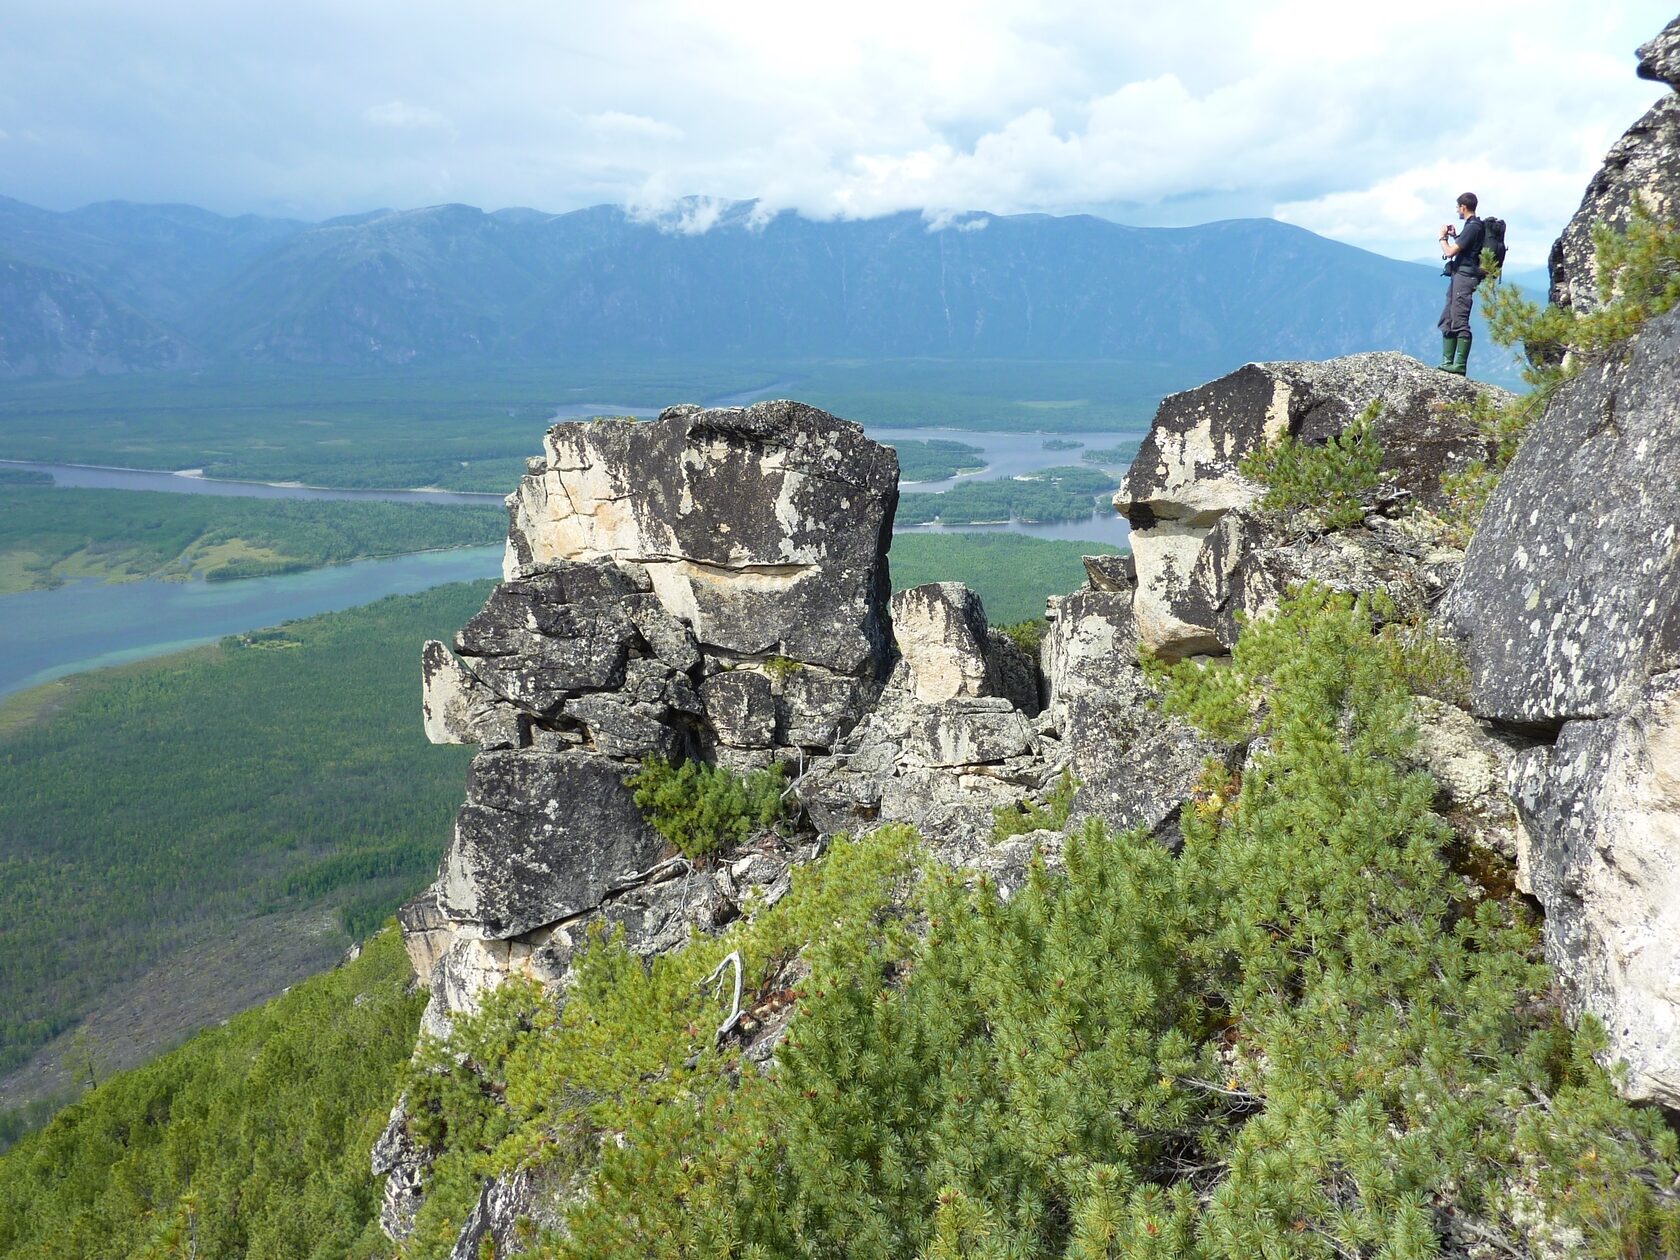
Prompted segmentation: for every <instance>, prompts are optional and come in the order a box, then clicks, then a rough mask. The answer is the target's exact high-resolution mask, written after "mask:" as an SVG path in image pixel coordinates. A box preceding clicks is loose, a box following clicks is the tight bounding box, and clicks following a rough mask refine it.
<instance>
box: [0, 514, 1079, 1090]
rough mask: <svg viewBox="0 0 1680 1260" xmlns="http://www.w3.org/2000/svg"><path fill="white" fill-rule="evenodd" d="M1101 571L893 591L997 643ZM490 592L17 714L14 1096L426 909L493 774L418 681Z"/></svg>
mask: <svg viewBox="0 0 1680 1260" xmlns="http://www.w3.org/2000/svg"><path fill="white" fill-rule="evenodd" d="M53 493H63V492H53ZM106 497H107V498H110V499H116V500H124V499H126V498H128V497H130V496H127V495H119V494H109V495H107V496H106ZM149 497H158V498H165V497H168V496H149ZM311 506H329V507H330V506H337V505H334V504H326V505H319V504H317V505H311ZM353 506H361V505H353ZM416 510H417V511H422V512H437V511H439V510H440V509H437V508H422V509H416ZM1101 550H1105V548H1102V547H1100V546H1094V545H1091V544H1081V543H1073V542H1047V541H1043V540H1038V539H1031V538H1023V537H1020V536H1016V535H1001V534H999V535H992V534H987V535H942V536H911V537H901V538H899V539H898V540H897V541H896V542H895V544H894V547H893V552H892V562H893V575H894V579H895V584H896V585H897V586H899V587H904V586H914V585H920V584H921V583H924V582H932V581H940V580H947V579H957V580H963V581H967V582H969V583H970V584H971V585H972V586H974V588H975V589H976V590H978V591H979V592H980V594H981V596H982V598H983V599H984V601H985V602H986V605H987V609H988V613H989V615H990V617H991V619H992V620H993V621H994V622H997V623H1007V622H1017V621H1023V620H1026V619H1028V618H1032V617H1037V616H1041V615H1042V614H1043V611H1044V599H1045V596H1047V595H1049V594H1053V593H1059V592H1062V591H1066V590H1071V589H1072V588H1073V587H1075V586H1077V585H1078V584H1079V583H1080V582H1081V581H1082V580H1083V576H1084V575H1083V570H1082V568H1081V565H1080V561H1079V557H1080V555H1081V554H1083V553H1086V552H1091V551H1101ZM487 589H488V587H487V584H484V583H477V584H471V585H455V586H446V587H439V588H437V589H435V590H431V591H428V592H425V593H424V594H421V595H415V596H399V597H392V598H389V599H385V600H381V601H379V602H377V603H374V604H370V605H366V606H364V607H361V608H355V609H351V610H349V611H347V612H341V613H332V614H328V615H325V616H321V617H314V618H310V619H308V620H304V621H297V622H292V623H288V624H287V625H285V626H283V627H280V628H278V629H276V630H271V631H267V632H263V633H260V634H258V633H253V634H249V635H243V636H233V637H230V638H227V639H224V640H223V641H222V642H221V643H220V644H219V645H217V646H215V647H210V648H202V649H197V650H194V651H190V652H185V653H182V654H179V655H177V656H173V657H168V658H164V659H161V660H157V661H152V662H146V663H142V664H139V665H135V666H128V667H125V668H122V669H118V670H111V671H103V672H99V673H94V674H84V675H79V676H76V677H73V678H70V679H66V680H64V681H63V682H60V683H55V684H50V685H49V686H47V687H45V688H41V689H38V690H36V691H34V692H30V693H26V694H24V695H20V696H17V697H14V698H12V699H11V700H10V701H8V702H7V703H6V704H4V705H0V803H3V806H0V925H3V926H0V994H4V995H5V999H6V1000H5V1003H4V1013H3V1014H0V1074H3V1073H4V1072H5V1071H6V1070H8V1069H11V1068H14V1067H16V1066H17V1065H18V1064H19V1063H21V1062H23V1061H24V1060H25V1059H27V1058H28V1057H29V1056H30V1055H31V1054H33V1053H35V1052H36V1051H37V1050H39V1049H40V1048H41V1047H42V1046H43V1045H45V1044H46V1043H48V1042H49V1041H52V1040H53V1039H54V1038H55V1037H61V1036H62V1035H63V1034H65V1033H66V1031H67V1030H68V1029H70V1028H71V1027H72V1026H73V1025H75V1024H76V1022H77V1021H78V1020H79V1019H80V1018H81V1017H82V1016H83V1015H84V1014H85V1013H86V1012H87V1011H88V1010H89V1009H90V1008H93V1007H96V1006H98V1005H99V1004H100V1003H101V1002H103V1001H105V1000H107V997H108V995H109V994H110V993H111V992H112V991H113V988H114V986H120V985H121V984H123V983H124V982H125V981H129V980H132V979H133V978H135V977H136V976H138V975H140V974H142V973H143V972H144V971H145V969H146V968H147V967H149V966H151V965H154V964H156V963H158V962H160V961H161V960H164V959H166V958H172V957H177V956H180V955H181V954H182V953H183V952H188V953H196V952H198V951H200V950H201V949H202V948H203V942H204V941H205V940H206V939H209V938H221V937H225V936H227V935H228V934H229V933H231V932H233V931H234V930H235V928H236V927H238V926H239V925H250V924H252V923H253V922H254V921H257V920H259V919H263V917H264V916H270V917H271V918H272V921H273V922H274V923H275V924H276V925H277V926H276V927H275V928H274V929H273V930H274V931H280V930H284V929H285V925H286V924H289V923H293V922H301V921H302V920H304V919H306V918H308V917H310V916H318V915H319V914H321V913H323V912H325V913H330V914H331V915H333V916H335V917H336V920H337V927H336V929H335V931H334V934H332V935H331V936H330V938H329V939H328V940H327V941H326V942H325V946H326V947H328V948H337V949H342V948H343V947H344V946H345V945H347V944H348V943H349V942H350V941H351V940H352V939H354V938H356V937H358V936H360V935H362V934H364V933H366V932H367V931H368V930H369V929H370V928H371V927H372V925H374V924H377V923H378V922H380V921H381V920H383V919H384V917H385V916H386V915H388V914H390V913H391V912H392V911H393V910H394V909H395V908H396V907H397V906H398V905H399V904H400V903H401V902H402V901H403V900H404V899H406V898H407V897H408V896H410V895H412V894H413V893H414V892H416V891H417V890H418V889H419V888H421V887H422V886H424V885H425V884H426V883H427V882H428V881H429V880H430V879H431V877H432V875H433V873H434V871H435V868H436V864H437V860H438V856H439V854H440V853H441V852H442V848H443V844H444V841H445V839H446V837H447V835H448V831H449V825H450V820H451V818H452V817H453V814H454V810H455V808H456V806H457V805H458V804H459V802H460V796H461V790H462V783H463V782H464V776H465V766H466V761H467V757H468V755H469V750H466V749H459V748H436V747H433V746H431V745H430V744H428V743H427V742H426V740H425V737H424V735H423V734H422V732H421V729H420V720H419V713H418V672H417V665H416V662H417V661H418V659H419V649H420V645H421V643H422V642H423V641H424V640H425V639H427V638H445V639H447V638H448V637H450V636H451V635H452V634H453V632H454V631H455V630H456V629H458V628H459V627H460V626H461V625H462V623H464V622H465V621H466V619H467V618H468V617H469V616H471V615H472V614H473V613H474V612H476V611H477V610H478V607H479V605H480V604H481V603H482V602H483V599H484V595H485V592H486V590H487ZM265 921H266V920H265ZM227 965H239V966H254V965H256V964H255V963H247V962H242V961H240V960H238V959H234V960H230V961H229V962H228V964H227ZM293 978H294V977H293V976H291V975H283V976H278V977H277V978H276V979H275V982H274V984H273V986H272V987H273V988H278V987H280V985H282V984H285V983H288V982H289V981H290V980H291V979H293ZM212 980H213V977H212ZM213 997H214V995H210V998H211V1000H213ZM158 1014H159V1017H160V1018H161V1017H162V1015H163V1014H165V1012H159V1013H158ZM190 1014H191V1012H181V1013H179V1018H180V1019H182V1020H185V1019H187V1018H188V1017H189V1016H190ZM95 1049H97V1050H99V1051H100V1052H101V1053H106V1054H107V1056H108V1054H109V1052H108V1051H107V1050H106V1048H104V1047H95Z"/></svg>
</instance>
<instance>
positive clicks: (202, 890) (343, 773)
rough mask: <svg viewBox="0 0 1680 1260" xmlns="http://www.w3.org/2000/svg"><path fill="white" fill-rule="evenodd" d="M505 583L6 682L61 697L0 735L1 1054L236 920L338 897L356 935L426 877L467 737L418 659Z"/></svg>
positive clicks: (26, 704)
mask: <svg viewBox="0 0 1680 1260" xmlns="http://www.w3.org/2000/svg"><path fill="white" fill-rule="evenodd" d="M428 510H429V509H428ZM487 590H488V585H487V584H484V583H479V584H472V585H454V586H445V587H439V588H437V589H435V590H431V591H427V592H425V593H423V594H420V595H413V596H401V597H392V598H389V599H384V600H380V601H379V602H377V603H374V604H369V605H366V606H364V607H361V608H356V609H352V610H350V611H348V612H342V613H331V614H328V615H325V616H321V617H314V618H310V619H309V620H307V621H299V622H293V623H290V624H288V625H286V626H285V627H282V628H281V630H280V631H279V632H277V633H271V634H267V635H261V636H249V637H245V638H241V637H232V638H228V639H224V640H223V641H222V642H221V643H220V644H219V645H218V646H215V647H208V648H201V649H196V650H194V651H190V652H184V653H181V654H179V655H176V656H172V657H167V658H163V659H161V660H158V661H154V662H149V663H146V664H144V665H140V666H134V667H128V668H125V669H120V670H114V671H108V672H104V673H99V674H92V675H81V676H78V677H76V678H73V679H69V680H66V681H65V682H63V683H57V684H49V686H48V687H47V688H45V689H43V691H44V693H45V695H46V696H49V697H51V699H50V700H45V701H43V699H42V693H25V694H24V695H21V696H18V697H14V698H13V699H12V700H11V701H9V702H8V704H7V705H6V706H5V708H6V709H25V710H27V709H28V708H30V707H31V706H39V705H42V704H43V703H45V704H47V705H49V706H50V711H49V712H47V713H46V714H45V716H43V717H41V718H40V719H39V720H35V721H23V722H21V723H17V724H15V729H11V730H10V731H9V732H8V733H7V734H5V735H3V736H0V802H3V803H4V808H3V811H0V993H3V994H4V995H5V1002H4V1010H3V1013H0V1071H4V1070H6V1069H9V1068H12V1067H15V1066H16V1065H17V1064H19V1063H21V1062H22V1061H24V1059H26V1058H27V1057H28V1056H29V1055H30V1054H31V1053H33V1052H34V1051H35V1050H36V1049H37V1048H39V1047H40V1046H41V1045H43V1044H44V1043H45V1042H47V1041H49V1040H50V1039H52V1038H53V1037H55V1036H57V1035H58V1034H60V1033H61V1032H63V1031H64V1030H66V1029H67V1028H69V1027H70V1026H71V1025H72V1024H74V1023H75V1022H76V1021H77V1020H78V1019H79V1018H80V1017H81V1016H82V1015H83V1014H84V1013H85V1012H86V1011H87V1010H88V1009H89V1008H90V1007H91V1006H93V1005H94V1004H96V1003H98V1002H100V1001H101V1000H102V999H104V998H105V997H106V995H108V994H109V993H110V991H111V989H112V986H115V985H119V984H121V983H122V982H123V981H126V980H130V979H132V978H133V977H135V976H137V975H139V974H140V973H141V972H143V971H144V970H145V969H146V968H147V967H148V966H150V965H152V964H154V963H156V962H158V961H159V960H160V959H162V958H165V957H168V956H173V955H178V954H180V953H182V952H183V951H193V950H197V949H200V948H202V947H203V944H204V942H205V940H206V939H207V938H214V937H217V936H220V935H224V934H227V933H229V932H230V931H231V930H232V928H233V925H235V924H238V923H243V922H249V921H250V920H253V919H255V918H258V917H259V916H265V915H272V914H276V913H280V914H289V915H294V916H296V915H302V914H304V913H305V912H306V911H310V910H312V909H314V908H317V907H324V908H327V909H328V910H330V911H331V912H332V913H335V914H336V915H337V916H338V919H339V922H340V924H341V930H340V932H339V934H338V938H337V948H338V949H342V948H344V946H346V945H348V944H349V943H350V941H351V940H353V939H355V938H356V937H359V936H361V935H364V934H366V932H367V931H369V930H370V928H371V927H372V926H373V925H375V924H377V923H379V922H380V921H381V920H383V919H384V918H385V916H386V915H388V914H390V913H391V911H392V910H393V909H394V908H395V907H396V906H397V904H398V903H399V902H400V901H401V900H402V899H403V898H404V897H406V896H407V895H409V894H410V893H412V892H413V891H414V890H415V889H417V888H418V887H420V886H421V885H423V884H424V883H425V882H426V881H427V880H428V879H429V878H430V877H431V875H432V873H433V871H434V869H435V867H436V864H437V858H438V854H439V853H440V852H441V850H442V847H443V840H444V837H445V836H446V835H447V833H448V829H449V824H450V820H451V818H452V817H453V815H454V811H455V807H456V806H457V805H458V804H459V802H460V796H461V785H462V783H463V781H464V778H465V774H466V762H467V758H468V755H469V750H467V749H461V748H434V747H433V746H431V745H430V744H428V743H427V742H426V739H425V736H424V734H423V733H422V731H421V729H420V719H419V712H418V708H419V704H418V697H419V681H418V668H417V665H416V662H417V661H418V660H419V653H420V646H421V644H422V643H423V642H424V641H425V640H426V639H427V638H431V637H440V636H448V635H450V634H452V633H453V632H454V630H455V629H456V628H457V627H459V626H460V625H461V624H462V623H463V622H464V621H465V620H466V619H467V618H468V617H469V616H471V615H472V614H473V613H474V612H476V611H477V610H478V607H479V606H480V605H481V604H482V602H483V599H484V595H485V593H486V591H487ZM4 712H5V710H4V709H0V720H3V717H4ZM230 965H240V960H237V959H236V960H231V964H230ZM248 965H253V966H254V965H257V963H256V961H254V960H253V961H252V962H251V963H249V964H248ZM294 978H295V977H292V976H284V977H279V978H277V980H276V982H275V984H274V986H273V987H274V988H276V989H278V988H279V987H280V986H281V985H283V984H286V983H289V982H290V981H291V980H292V979H294Z"/></svg>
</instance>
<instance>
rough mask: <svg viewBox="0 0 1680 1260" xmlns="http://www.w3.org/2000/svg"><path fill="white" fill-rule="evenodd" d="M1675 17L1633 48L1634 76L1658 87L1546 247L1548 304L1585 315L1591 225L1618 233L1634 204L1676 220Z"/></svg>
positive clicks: (1678, 35)
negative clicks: (1663, 89)
mask: <svg viewBox="0 0 1680 1260" xmlns="http://www.w3.org/2000/svg"><path fill="white" fill-rule="evenodd" d="M1677 50H1680V18H1676V19H1675V20H1674V21H1672V22H1670V23H1669V24H1668V25H1667V26H1666V27H1664V28H1663V31H1662V33H1661V34H1660V35H1658V36H1657V37H1656V38H1655V39H1653V40H1651V41H1650V42H1649V43H1647V44H1643V45H1641V46H1640V49H1639V75H1640V77H1641V78H1646V79H1655V80H1658V81H1659V82H1662V83H1666V84H1668V86H1669V87H1670V88H1674V89H1676V91H1670V92H1667V93H1665V94H1664V96H1663V97H1662V99H1661V100H1659V101H1658V102H1657V103H1656V104H1655V105H1653V106H1652V107H1651V109H1650V111H1649V112H1647V113H1646V115H1645V116H1644V117H1643V118H1641V119H1640V120H1639V121H1638V122H1636V123H1634V124H1633V126H1631V127H1629V128H1628V129H1627V131H1626V132H1625V133H1624V134H1623V136H1622V138H1621V139H1620V140H1618V141H1616V143H1615V144H1614V145H1613V146H1611V149H1610V152H1609V154H1607V155H1606V157H1605V159H1604V165H1603V166H1601V167H1600V168H1599V170H1598V173H1597V174H1596V175H1594V176H1593V177H1592V180H1591V182H1590V183H1588V184H1587V191H1586V195H1585V196H1583V197H1582V198H1581V205H1580V207H1579V208H1578V209H1577V210H1576V211H1575V217H1574V218H1572V219H1570V220H1569V224H1568V226H1566V227H1565V228H1564V229H1563V235H1561V236H1559V237H1558V239H1557V241H1556V242H1555V243H1554V244H1553V245H1552V252H1551V257H1550V259H1549V260H1548V262H1549V266H1550V269H1551V279H1552V287H1551V300H1552V301H1553V302H1554V303H1555V304H1557V305H1558V306H1568V307H1573V308H1574V309H1575V310H1578V311H1590V310H1593V309H1595V308H1596V307H1597V306H1598V305H1599V293H1598V277H1597V274H1596V273H1595V271H1594V267H1593V252H1594V251H1593V239H1592V235H1593V228H1594V226H1595V225H1598V224H1603V225H1605V226H1606V227H1609V228H1612V229H1614V230H1617V231H1625V230H1626V229H1627V225H1628V223H1629V222H1630V221H1631V220H1632V218H1633V212H1634V209H1635V208H1636V207H1637V208H1639V209H1642V210H1644V211H1645V213H1647V214H1649V215H1652V216H1654V217H1656V218H1659V219H1673V218H1675V217H1676V215H1680V51H1677Z"/></svg>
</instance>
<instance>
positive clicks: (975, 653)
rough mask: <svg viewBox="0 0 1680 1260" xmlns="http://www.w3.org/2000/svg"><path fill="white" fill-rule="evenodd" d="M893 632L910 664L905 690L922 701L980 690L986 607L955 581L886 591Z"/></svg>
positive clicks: (984, 676) (984, 672) (984, 673)
mask: <svg viewBox="0 0 1680 1260" xmlns="http://www.w3.org/2000/svg"><path fill="white" fill-rule="evenodd" d="M892 620H893V636H894V639H895V641H896V642H897V644H898V651H899V655H900V656H902V657H903V658H904V662H905V664H906V665H908V666H909V667H910V690H911V693H912V694H913V695H914V696H915V697H916V699H918V700H920V701H922V702H923V703H924V704H933V703H937V702H938V701H941V700H954V699H956V698H957V697H959V696H984V695H989V694H991V692H990V691H989V689H988V687H987V683H988V682H989V670H988V669H987V663H986V650H987V647H988V643H987V638H986V610H985V608H984V607H983V606H982V605H981V603H980V597H979V596H978V595H976V594H975V593H974V592H973V591H971V590H970V589H969V588H968V587H966V586H964V585H963V584H962V583H961V582H930V583H928V584H927V585H926V586H912V587H911V588H910V589H908V590H903V591H899V592H898V593H897V594H895V595H894V596H893V597H892Z"/></svg>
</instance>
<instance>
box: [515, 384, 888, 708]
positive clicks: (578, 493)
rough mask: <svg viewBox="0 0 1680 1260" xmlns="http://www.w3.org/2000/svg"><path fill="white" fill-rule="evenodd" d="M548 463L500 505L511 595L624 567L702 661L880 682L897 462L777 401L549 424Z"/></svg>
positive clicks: (811, 410)
mask: <svg viewBox="0 0 1680 1260" xmlns="http://www.w3.org/2000/svg"><path fill="white" fill-rule="evenodd" d="M545 449H546V454H545V456H544V458H543V459H542V460H541V461H537V463H536V467H535V468H534V469H533V470H532V471H531V472H530V473H528V474H527V475H526V476H525V477H524V478H522V479H521V481H520V483H519V488H518V489H517V490H515V491H514V493H513V494H512V495H510V496H509V499H508V508H509V514H510V528H509V531H508V544H507V553H506V556H505V558H504V561H503V572H504V576H505V577H506V578H507V579H508V580H509V581H513V580H517V579H521V578H526V577H530V576H533V575H535V574H539V573H542V572H543V571H544V570H546V569H548V568H550V567H552V566H553V565H555V564H556V563H559V562H565V561H578V560H588V559H594V558H600V557H607V558H611V559H613V560H616V561H619V562H621V563H623V562H630V563H633V564H635V565H638V566H641V567H643V568H645V570H646V572H647V573H648V574H649V576H650V578H651V581H652V586H653V590H654V592H655V593H656V594H657V595H658V597H659V602H660V603H661V604H662V605H663V606H664V608H665V609H666V610H667V611H668V612H670V613H671V614H672V615H674V616H675V617H677V618H678V619H680V620H681V621H683V622H685V623H686V624H687V625H688V626H690V627H691V628H692V629H693V631H694V634H695V636H696V637H697V638H698V640H699V642H700V643H701V645H702V646H703V648H704V649H705V650H706V651H708V652H710V653H713V654H719V655H722V654H730V655H734V656H736V657H745V658H768V657H772V656H782V657H787V658H789V659H792V660H795V661H798V662H801V663H803V664H806V665H812V666H818V667H821V668H824V669H827V670H831V671H834V672H837V673H841V674H848V675H854V676H862V675H879V674H884V672H885V666H886V665H887V663H888V661H889V657H890V654H891V640H890V636H889V634H888V630H887V617H886V606H887V599H888V596H889V594H890V593H891V587H890V583H889V581H888V577H887V560H886V554H887V544H888V541H889V540H890V538H891V533H892V522H893V513H894V511H895V509H896V507H897V503H898V460H897V457H896V456H895V455H894V454H893V452H892V451H891V450H890V449H889V448H887V447H884V446H881V445H880V444H878V443H876V442H872V441H870V440H869V439H868V438H867V437H865V436H864V433H863V430H862V428H861V427H859V426H858V425H855V424H852V423H850V422H849V421H845V420H839V419H836V418H835V417H834V416H831V415H829V414H828V413H826V412H823V411H819V410H817V409H816V408H815V407H808V406H806V405H804V404H803V403H796V402H789V401H786V400H780V401H775V402H762V403H755V404H754V405H753V406H751V407H747V408H744V409H742V408H724V409H716V410H704V409H702V408H700V407H695V406H682V407H671V408H667V409H666V410H665V411H664V412H663V413H662V414H661V415H660V417H659V419H658V420H657V421H654V422H652V423H646V424H636V423H629V422H624V421H605V422H597V423H592V424H560V425H556V426H555V427H554V428H552V429H550V430H549V432H548V437H547V440H546V443H545Z"/></svg>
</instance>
